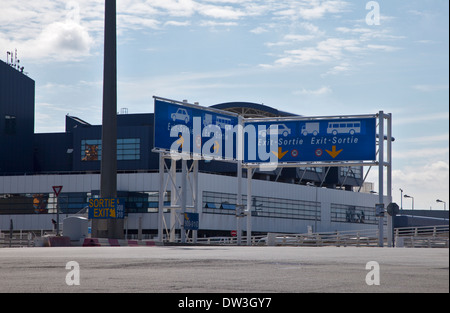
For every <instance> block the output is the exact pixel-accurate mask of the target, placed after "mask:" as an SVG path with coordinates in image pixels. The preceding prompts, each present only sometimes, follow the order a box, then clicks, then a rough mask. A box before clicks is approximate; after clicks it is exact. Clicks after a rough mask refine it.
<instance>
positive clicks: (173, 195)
mask: <svg viewBox="0 0 450 313" xmlns="http://www.w3.org/2000/svg"><path fill="white" fill-rule="evenodd" d="M169 175H170V177H172V179H171V181H172V187H171V189H170V190H171V192H170V206H171V208H170V230H169V231H170V234H169V242H175V228H176V220H177V209H176V208H175V206H176V204H177V199H178V197H177V195H178V187H177V184H176V182H177V161H176V160H174V159H171V160H170V172H169Z"/></svg>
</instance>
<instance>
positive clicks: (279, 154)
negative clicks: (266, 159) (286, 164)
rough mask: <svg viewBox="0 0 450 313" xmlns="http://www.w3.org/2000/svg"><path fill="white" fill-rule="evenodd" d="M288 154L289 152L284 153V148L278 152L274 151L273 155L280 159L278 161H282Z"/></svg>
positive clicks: (279, 148)
mask: <svg viewBox="0 0 450 313" xmlns="http://www.w3.org/2000/svg"><path fill="white" fill-rule="evenodd" d="M288 152H289V151H284V152H283V148H281V147H278V152H275V151H272V153H273V154H275V156H276V157H277V158H278V160H281V159H282V158H283V157H284V156H285V155H286V153H288Z"/></svg>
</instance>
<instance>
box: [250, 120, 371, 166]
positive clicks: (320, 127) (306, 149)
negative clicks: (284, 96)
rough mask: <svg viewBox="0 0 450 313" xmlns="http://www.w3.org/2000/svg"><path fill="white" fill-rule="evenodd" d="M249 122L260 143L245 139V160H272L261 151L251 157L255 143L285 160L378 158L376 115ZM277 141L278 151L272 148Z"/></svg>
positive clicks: (283, 161)
mask: <svg viewBox="0 0 450 313" xmlns="http://www.w3.org/2000/svg"><path fill="white" fill-rule="evenodd" d="M245 125H246V127H247V126H248V125H251V126H253V127H254V128H255V129H258V136H257V141H256V142H251V141H249V140H246V141H245V154H244V156H245V159H244V162H245V163H264V162H269V160H268V159H261V158H260V155H261V154H256V158H253V159H252V158H251V157H249V154H248V151H249V149H252V146H255V145H257V148H253V149H256V150H258V151H259V150H261V149H262V150H264V149H265V150H266V151H267V152H268V151H269V150H270V151H272V153H274V154H276V155H277V156H278V162H282V163H295V162H327V161H369V160H370V161H373V160H376V119H375V117H367V118H352V117H345V116H342V117H339V118H333V119H331V118H330V119H319V120H315V119H314V118H311V119H310V120H304V119H301V120H289V121H271V120H269V119H268V120H267V121H261V120H259V121H257V122H252V121H251V120H246V124H245ZM274 140H276V142H275V143H274V142H273V141H274ZM273 144H275V145H277V146H278V152H276V151H273V150H272V149H271V148H270V147H271V145H273ZM287 152H290V153H287ZM254 155H255V154H254Z"/></svg>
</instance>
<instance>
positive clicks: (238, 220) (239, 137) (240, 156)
mask: <svg viewBox="0 0 450 313" xmlns="http://www.w3.org/2000/svg"><path fill="white" fill-rule="evenodd" d="M238 119H239V127H238V133H237V145H238V149H237V159H238V160H237V180H238V181H237V189H238V190H237V201H236V213H237V214H236V216H237V217H236V233H237V234H236V235H237V245H238V246H240V245H241V244H242V223H241V221H242V161H243V159H244V138H243V137H244V134H243V128H244V119H243V117H242V116H239V118H238Z"/></svg>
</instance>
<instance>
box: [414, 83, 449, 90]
mask: <svg viewBox="0 0 450 313" xmlns="http://www.w3.org/2000/svg"><path fill="white" fill-rule="evenodd" d="M413 88H414V89H415V90H418V91H422V92H435V91H446V90H447V91H448V84H447V85H415V86H413Z"/></svg>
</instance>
